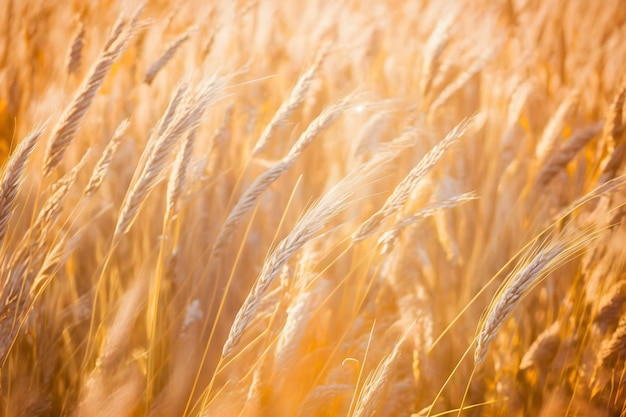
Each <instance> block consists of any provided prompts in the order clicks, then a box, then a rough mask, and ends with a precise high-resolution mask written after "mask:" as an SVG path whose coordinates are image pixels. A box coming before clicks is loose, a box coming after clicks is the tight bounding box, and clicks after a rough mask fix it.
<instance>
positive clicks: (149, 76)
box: [143, 27, 197, 84]
mask: <svg viewBox="0 0 626 417" xmlns="http://www.w3.org/2000/svg"><path fill="white" fill-rule="evenodd" d="M196 30H197V28H195V27H192V28H190V29H189V30H187V31H186V32H185V33H183V34H182V35H180V36H179V37H177V38H176V39H174V40H173V41H172V42H171V43H170V44H169V45H168V46H167V48H165V52H163V55H161V57H160V58H159V59H158V60H157V61H156V62H155V63H154V64H152V65H151V66H150V68H149V69H148V71H147V72H146V76H145V78H144V80H143V82H145V83H146V84H152V81H153V80H154V78H155V77H156V76H157V74H158V73H159V71H161V69H162V68H163V67H164V66H165V65H166V64H167V63H168V62H169V60H170V59H172V57H173V56H174V54H175V53H176V51H177V50H178V48H180V46H181V45H182V44H183V43H184V42H185V41H187V39H189V37H190V36H191V34H192V33H194V32H195V31H196Z"/></svg>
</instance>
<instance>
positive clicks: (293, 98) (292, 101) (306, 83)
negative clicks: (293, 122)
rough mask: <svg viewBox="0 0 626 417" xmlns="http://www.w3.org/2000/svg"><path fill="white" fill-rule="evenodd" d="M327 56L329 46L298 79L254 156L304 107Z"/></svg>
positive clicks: (268, 125)
mask: <svg viewBox="0 0 626 417" xmlns="http://www.w3.org/2000/svg"><path fill="white" fill-rule="evenodd" d="M327 54H328V46H325V47H323V48H322V50H321V51H320V53H319V54H318V57H317V59H316V60H315V62H314V63H313V65H311V67H310V68H309V69H308V70H307V71H306V72H305V73H304V74H302V76H300V79H298V82H297V83H296V85H295V86H294V87H293V90H291V93H290V94H289V97H288V98H287V100H285V101H283V102H282V104H281V105H280V107H279V108H278V111H277V112H276V113H275V114H274V117H273V118H272V120H271V121H270V122H269V123H268V124H267V126H265V129H263V133H261V137H260V138H259V140H258V141H257V143H256V145H255V146H254V149H253V150H252V154H253V155H258V154H259V153H261V152H263V150H265V148H266V147H267V145H268V144H269V142H270V139H271V138H272V135H273V134H274V131H275V130H276V128H277V127H278V126H279V125H280V124H281V123H284V122H285V120H287V119H288V118H289V116H291V114H292V113H293V112H294V111H295V110H296V109H297V108H298V107H300V106H301V105H302V103H303V102H304V98H305V97H306V93H307V91H308V89H309V87H310V85H311V82H312V81H313V78H314V77H315V74H316V73H317V72H318V70H319V68H320V66H321V65H322V62H323V61H324V58H325V57H326V55H327Z"/></svg>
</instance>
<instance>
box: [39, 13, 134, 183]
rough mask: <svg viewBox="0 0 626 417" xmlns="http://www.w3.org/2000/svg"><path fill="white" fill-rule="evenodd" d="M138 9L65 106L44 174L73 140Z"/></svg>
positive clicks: (130, 33)
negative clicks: (124, 30) (128, 24)
mask: <svg viewBox="0 0 626 417" xmlns="http://www.w3.org/2000/svg"><path fill="white" fill-rule="evenodd" d="M140 11H141V9H139V10H138V11H137V13H136V14H135V17H134V18H133V19H132V22H133V23H131V25H130V26H129V28H128V30H127V31H126V33H125V34H124V36H123V37H122V38H120V39H117V37H118V36H119V35H120V34H119V33H118V30H115V31H114V32H113V33H112V35H111V36H110V38H109V39H108V40H107V43H106V47H105V49H104V51H103V52H102V53H101V54H100V56H99V58H98V60H97V61H96V63H95V64H94V66H93V67H92V68H91V70H90V71H89V74H88V75H87V77H86V78H85V81H84V82H83V84H82V85H81V87H80V88H79V90H78V93H77V94H76V95H75V96H74V98H73V99H72V102H71V103H70V105H69V106H68V107H67V108H66V109H65V112H64V114H63V116H62V117H61V118H60V121H59V123H58V124H57V125H56V126H55V128H54V130H53V133H52V138H51V140H50V143H49V145H48V148H47V149H46V155H45V158H44V168H43V171H44V175H46V176H48V175H50V174H51V173H52V171H53V170H54V168H55V167H56V166H57V165H58V164H59V163H60V162H61V159H62V158H63V154H64V153H65V151H66V149H67V148H68V146H69V145H70V144H71V143H72V142H73V141H74V139H75V137H76V132H77V131H78V126H79V125H80V123H81V121H82V120H83V117H84V116H85V114H86V113H87V109H89V106H90V105H91V102H92V101H93V99H94V97H95V95H96V92H97V91H98V90H99V89H100V86H102V83H103V82H104V77H105V76H106V75H107V74H108V72H109V70H110V69H111V67H112V66H113V63H114V62H115V61H116V60H117V59H118V58H119V56H120V55H121V54H122V52H124V50H125V49H126V47H127V45H128V42H129V41H130V38H131V37H132V36H133V34H134V32H135V30H136V28H137V26H136V19H137V18H138V14H139V13H140ZM120 27H122V26H120ZM120 30H121V29H120Z"/></svg>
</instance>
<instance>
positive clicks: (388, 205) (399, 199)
mask: <svg viewBox="0 0 626 417" xmlns="http://www.w3.org/2000/svg"><path fill="white" fill-rule="evenodd" d="M469 125H470V121H469V120H463V121H462V122H461V123H459V124H458V125H457V126H456V127H455V128H454V129H452V131H451V132H450V133H448V135H446V137H445V138H444V139H443V140H442V141H441V142H439V143H438V144H437V145H435V146H434V147H433V148H432V149H431V150H430V151H429V152H428V153H427V154H426V155H425V156H424V157H423V158H422V159H421V160H420V162H419V163H418V164H417V165H416V166H415V167H414V168H413V169H412V170H411V171H410V172H409V173H408V174H407V175H406V176H405V177H404V179H403V180H402V181H401V182H400V183H399V184H398V185H397V186H396V188H395V189H394V190H393V192H392V193H391V195H390V196H389V197H388V198H387V200H386V201H385V203H384V204H383V206H382V207H381V208H380V209H379V210H378V211H377V212H376V213H374V214H373V215H372V216H370V217H369V218H368V219H367V220H366V221H365V222H363V224H361V226H359V228H358V230H357V231H356V232H355V233H354V234H353V235H352V240H353V242H355V243H356V242H360V241H362V240H364V239H366V238H367V237H369V236H370V235H371V234H372V233H374V231H375V230H376V229H377V228H378V227H379V226H380V224H381V223H382V222H383V221H384V220H385V219H386V218H388V217H389V216H391V215H393V214H395V213H397V212H398V211H399V210H400V209H401V208H402V207H403V206H404V203H406V201H407V199H408V198H409V196H410V195H411V191H412V190H413V189H415V187H416V186H417V185H419V183H420V181H421V180H422V179H423V178H424V177H425V176H426V174H428V173H429V172H430V170H431V169H433V167H434V166H435V165H436V164H437V162H438V161H439V160H440V159H441V157H442V156H443V155H444V153H445V152H446V150H447V149H448V148H449V147H450V146H452V145H453V144H454V143H455V142H456V141H457V140H458V139H459V138H460V137H461V136H462V135H463V134H464V133H465V130H466V129H467V128H468V126H469ZM409 134H410V133H409Z"/></svg>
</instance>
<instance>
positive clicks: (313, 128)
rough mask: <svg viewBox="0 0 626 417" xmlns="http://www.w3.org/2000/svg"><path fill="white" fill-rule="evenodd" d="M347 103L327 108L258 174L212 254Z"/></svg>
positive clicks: (223, 228)
mask: <svg viewBox="0 0 626 417" xmlns="http://www.w3.org/2000/svg"><path fill="white" fill-rule="evenodd" d="M346 105H347V101H346V100H342V101H340V102H338V103H335V104H333V105H331V106H329V107H328V108H326V109H324V110H323V111H322V113H321V114H320V115H319V116H318V117H317V118H316V119H315V120H313V122H311V124H309V126H308V127H307V128H306V130H305V131H304V132H303V133H302V134H301V135H300V138H299V139H298V140H297V141H296V143H295V144H294V145H293V147H292V148H291V150H290V151H289V153H288V154H287V155H286V156H285V157H284V158H283V159H281V160H280V161H279V162H278V163H277V164H276V165H274V166H273V167H271V168H270V169H268V170H267V171H265V172H264V173H262V174H261V175H259V176H258V177H257V178H256V179H255V180H254V182H253V183H252V185H251V186H250V187H249V188H248V189H247V190H246V191H245V193H244V194H243V195H242V196H241V197H240V198H239V200H238V201H237V203H235V206H234V207H233V208H232V210H231V211H230V213H229V214H228V217H227V218H226V221H225V222H224V226H223V227H222V229H221V230H220V232H219V234H218V236H217V238H216V239H215V244H214V245H213V255H214V256H218V255H220V254H221V253H222V252H223V250H224V248H225V247H226V245H227V244H228V242H229V241H230V239H231V238H232V237H233V234H234V232H235V231H236V229H237V226H238V225H239V224H240V223H241V221H242V220H243V218H244V216H245V214H246V213H247V212H248V211H249V210H250V209H252V207H254V205H255V204H256V202H257V200H258V199H259V197H260V196H261V194H263V193H264V192H265V190H267V189H268V188H269V186H270V185H272V184H273V183H274V181H276V180H277V179H278V178H279V177H280V176H281V175H282V174H283V173H285V172H286V171H288V170H289V169H290V168H291V167H292V166H293V164H294V163H295V162H296V160H297V159H298V158H299V157H300V155H302V152H303V151H304V149H305V148H306V147H307V146H308V145H310V144H311V142H313V140H314V139H315V138H316V137H317V136H319V135H320V134H321V133H322V132H323V131H324V130H326V129H327V128H328V127H329V126H330V125H332V123H333V122H334V121H335V120H337V118H338V117H339V116H340V115H341V114H342V113H343V111H344V109H345V107H346Z"/></svg>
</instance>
